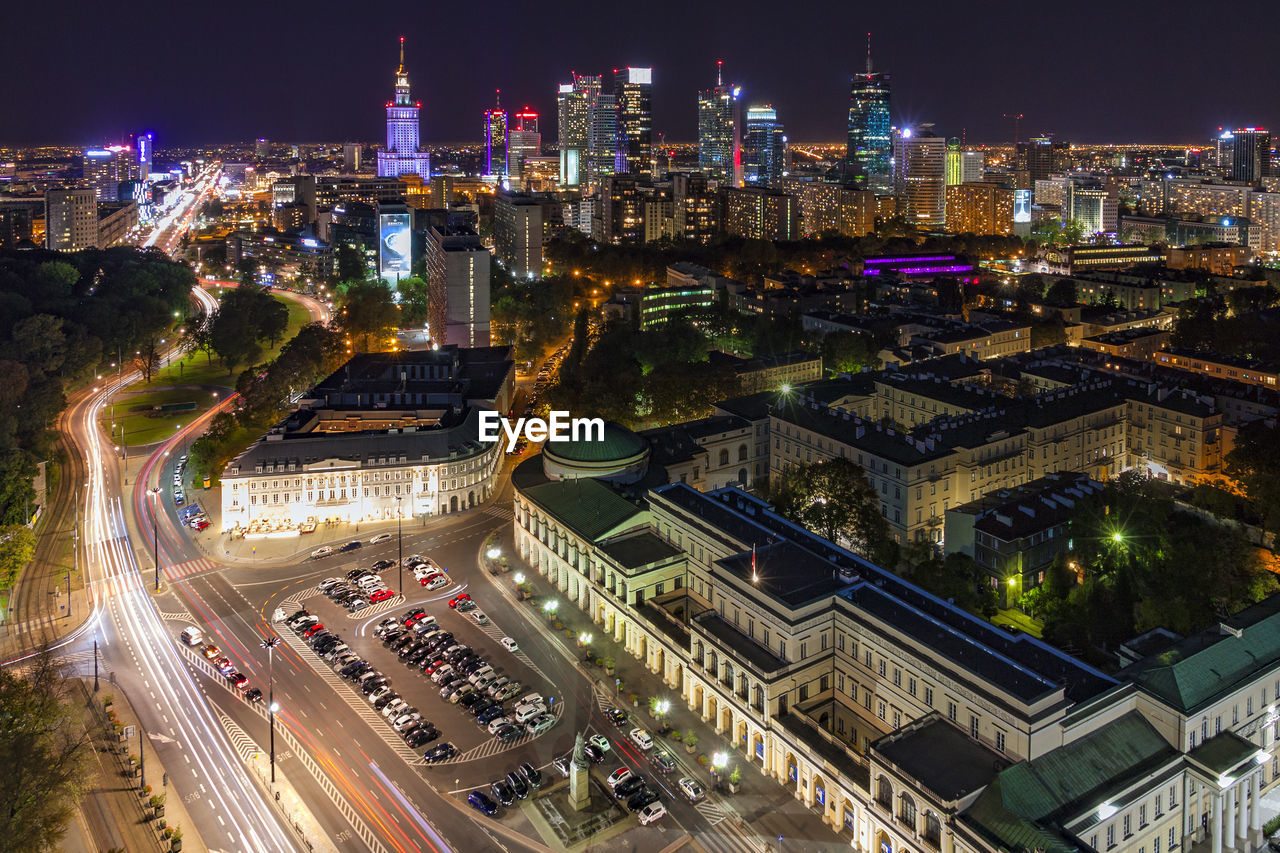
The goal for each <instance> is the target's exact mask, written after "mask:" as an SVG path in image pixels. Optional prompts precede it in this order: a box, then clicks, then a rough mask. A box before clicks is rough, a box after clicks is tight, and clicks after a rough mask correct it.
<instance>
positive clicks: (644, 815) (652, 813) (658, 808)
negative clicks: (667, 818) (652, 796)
mask: <svg viewBox="0 0 1280 853" xmlns="http://www.w3.org/2000/svg"><path fill="white" fill-rule="evenodd" d="M666 813H667V807H666V806H664V805H663V804H662V803H660V802H658V801H657V800H655V801H654V802H652V803H649V805H647V806H645V807H644V808H642V809H640V810H639V811H638V812H636V817H638V818H640V825H641V826H648V825H649V824H651V823H653V822H654V821H657V820H660V819H661V818H662V817H663V816H664V815H666Z"/></svg>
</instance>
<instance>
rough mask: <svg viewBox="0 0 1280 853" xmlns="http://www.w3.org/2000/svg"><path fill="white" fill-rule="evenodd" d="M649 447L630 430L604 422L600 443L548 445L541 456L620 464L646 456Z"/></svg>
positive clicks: (580, 441) (584, 442)
mask: <svg viewBox="0 0 1280 853" xmlns="http://www.w3.org/2000/svg"><path fill="white" fill-rule="evenodd" d="M648 450H649V444H648V442H646V441H645V440H644V439H643V438H641V437H640V436H638V435H636V434H635V433H634V432H632V431H631V430H629V429H627V428H626V427H624V426H622V425H621V424H616V423H614V422H612V421H607V422H606V423H605V425H604V440H603V441H590V440H584V439H581V438H579V439H578V440H577V441H572V440H570V441H548V442H547V443H546V444H544V445H543V446H542V452H543V453H545V454H549V455H551V456H554V457H556V458H557V459H561V460H563V461H565V462H587V463H602V462H621V461H624V460H628V459H633V458H634V457H636V456H640V455H642V454H645V453H647V452H648Z"/></svg>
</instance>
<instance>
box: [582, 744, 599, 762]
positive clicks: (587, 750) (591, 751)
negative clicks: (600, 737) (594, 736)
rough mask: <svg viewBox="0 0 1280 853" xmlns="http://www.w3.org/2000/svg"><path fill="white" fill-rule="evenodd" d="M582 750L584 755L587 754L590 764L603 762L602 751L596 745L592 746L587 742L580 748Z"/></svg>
mask: <svg viewBox="0 0 1280 853" xmlns="http://www.w3.org/2000/svg"><path fill="white" fill-rule="evenodd" d="M582 752H583V754H584V755H586V756H587V760H588V761H590V762H591V763H592V764H603V763H604V753H603V752H601V751H600V750H599V749H597V748H596V747H594V746H592V745H591V744H587V745H586V746H584V747H583V748H582Z"/></svg>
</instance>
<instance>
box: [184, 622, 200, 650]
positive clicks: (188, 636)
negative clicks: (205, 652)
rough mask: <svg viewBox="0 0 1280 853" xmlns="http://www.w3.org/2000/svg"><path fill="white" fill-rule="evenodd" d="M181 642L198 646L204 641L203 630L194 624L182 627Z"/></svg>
mask: <svg viewBox="0 0 1280 853" xmlns="http://www.w3.org/2000/svg"><path fill="white" fill-rule="evenodd" d="M182 642H184V643H186V644H187V645H188V646H198V645H200V644H201V643H203V642H204V632H202V631H201V630H200V629H199V628H197V627H196V626H194V625H191V626H188V627H186V628H183V629H182Z"/></svg>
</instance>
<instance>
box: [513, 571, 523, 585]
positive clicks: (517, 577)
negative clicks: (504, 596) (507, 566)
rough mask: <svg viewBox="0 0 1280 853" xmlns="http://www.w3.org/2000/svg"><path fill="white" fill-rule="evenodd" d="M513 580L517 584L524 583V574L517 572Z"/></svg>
mask: <svg viewBox="0 0 1280 853" xmlns="http://www.w3.org/2000/svg"><path fill="white" fill-rule="evenodd" d="M513 580H515V582H516V583H524V572H516V574H515V577H514V578H513Z"/></svg>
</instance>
